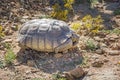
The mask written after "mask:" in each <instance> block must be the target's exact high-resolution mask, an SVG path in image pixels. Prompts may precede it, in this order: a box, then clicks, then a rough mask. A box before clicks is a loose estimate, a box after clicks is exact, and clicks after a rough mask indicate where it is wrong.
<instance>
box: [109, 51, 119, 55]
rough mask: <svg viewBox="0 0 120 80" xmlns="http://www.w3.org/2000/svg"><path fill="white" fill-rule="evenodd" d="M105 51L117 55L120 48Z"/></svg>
mask: <svg viewBox="0 0 120 80" xmlns="http://www.w3.org/2000/svg"><path fill="white" fill-rule="evenodd" d="M107 53H108V54H109V55H119V54H120V50H108V51H107Z"/></svg>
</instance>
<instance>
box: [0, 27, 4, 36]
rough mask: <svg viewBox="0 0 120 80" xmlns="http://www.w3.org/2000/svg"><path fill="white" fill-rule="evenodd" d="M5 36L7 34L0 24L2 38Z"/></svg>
mask: <svg viewBox="0 0 120 80" xmlns="http://www.w3.org/2000/svg"><path fill="white" fill-rule="evenodd" d="M4 36H5V34H4V32H3V28H2V26H0V38H2V37H4Z"/></svg>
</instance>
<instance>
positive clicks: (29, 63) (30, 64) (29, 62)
mask: <svg viewBox="0 0 120 80" xmlns="http://www.w3.org/2000/svg"><path fill="white" fill-rule="evenodd" d="M34 64H35V63H34V61H33V60H28V61H27V65H28V66H31V67H33V66H34Z"/></svg>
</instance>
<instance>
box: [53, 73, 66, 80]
mask: <svg viewBox="0 0 120 80" xmlns="http://www.w3.org/2000/svg"><path fill="white" fill-rule="evenodd" d="M52 79H53V80H67V79H66V78H64V77H62V76H61V73H57V74H53V75H52Z"/></svg>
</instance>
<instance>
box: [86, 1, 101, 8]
mask: <svg viewBox="0 0 120 80" xmlns="http://www.w3.org/2000/svg"><path fill="white" fill-rule="evenodd" d="M87 1H88V3H89V4H90V8H94V6H95V4H96V3H98V2H99V0H87Z"/></svg>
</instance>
